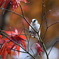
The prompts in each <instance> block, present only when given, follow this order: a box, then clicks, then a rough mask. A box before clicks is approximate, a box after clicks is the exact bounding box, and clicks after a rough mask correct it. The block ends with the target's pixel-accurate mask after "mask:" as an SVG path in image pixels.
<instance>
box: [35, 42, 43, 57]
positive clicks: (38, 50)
mask: <svg viewBox="0 0 59 59" xmlns="http://www.w3.org/2000/svg"><path fill="white" fill-rule="evenodd" d="M35 44H36V47H35V48H37V53H38V54H39V55H40V56H41V52H43V50H42V48H41V46H40V43H35Z"/></svg>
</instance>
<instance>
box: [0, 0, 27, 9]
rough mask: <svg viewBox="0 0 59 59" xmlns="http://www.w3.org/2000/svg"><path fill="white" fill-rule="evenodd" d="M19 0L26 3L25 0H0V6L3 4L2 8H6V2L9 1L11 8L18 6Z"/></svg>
mask: <svg viewBox="0 0 59 59" xmlns="http://www.w3.org/2000/svg"><path fill="white" fill-rule="evenodd" d="M20 1H23V2H25V3H27V0H0V7H1V6H2V5H3V4H4V8H6V6H7V5H8V3H9V2H10V3H11V6H12V7H13V9H15V8H17V7H18V6H19V4H20Z"/></svg>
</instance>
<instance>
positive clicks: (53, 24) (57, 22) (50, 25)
mask: <svg viewBox="0 0 59 59" xmlns="http://www.w3.org/2000/svg"><path fill="white" fill-rule="evenodd" d="M57 23H59V22H55V23H53V24H51V25H49V26H48V28H49V27H51V26H53V25H55V24H57Z"/></svg>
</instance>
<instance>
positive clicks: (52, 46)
mask: <svg viewBox="0 0 59 59" xmlns="http://www.w3.org/2000/svg"><path fill="white" fill-rule="evenodd" d="M58 42H59V41H56V42H55V43H54V44H53V46H52V47H51V49H50V51H49V53H48V55H49V54H50V52H51V51H52V49H53V47H54V46H55V45H56V43H58Z"/></svg>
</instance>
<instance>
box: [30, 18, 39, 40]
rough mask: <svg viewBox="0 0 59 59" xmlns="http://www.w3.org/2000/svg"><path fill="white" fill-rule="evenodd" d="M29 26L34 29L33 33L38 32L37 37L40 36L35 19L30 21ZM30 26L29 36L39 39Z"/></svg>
mask: <svg viewBox="0 0 59 59" xmlns="http://www.w3.org/2000/svg"><path fill="white" fill-rule="evenodd" d="M30 25H31V26H32V27H33V29H35V31H37V32H39V36H40V30H39V29H40V24H39V23H38V21H37V19H32V21H31V24H30ZM31 26H29V32H30V33H31V36H32V37H35V38H37V39H38V38H39V37H38V35H37V33H36V32H35V31H34V30H33V29H32V27H31Z"/></svg>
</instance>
